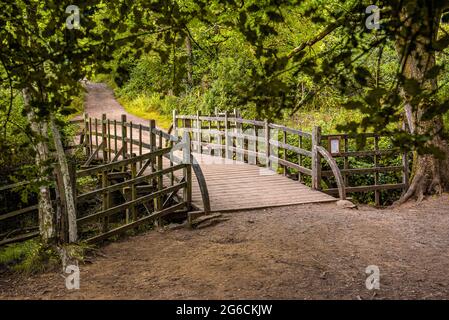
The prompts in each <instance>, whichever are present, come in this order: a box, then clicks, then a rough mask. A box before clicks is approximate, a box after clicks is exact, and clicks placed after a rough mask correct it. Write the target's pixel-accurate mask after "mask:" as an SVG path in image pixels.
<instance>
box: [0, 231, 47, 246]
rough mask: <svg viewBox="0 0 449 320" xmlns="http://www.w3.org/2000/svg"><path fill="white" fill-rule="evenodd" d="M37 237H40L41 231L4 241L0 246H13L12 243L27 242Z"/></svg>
mask: <svg viewBox="0 0 449 320" xmlns="http://www.w3.org/2000/svg"><path fill="white" fill-rule="evenodd" d="M37 236H39V231H36V232H30V233H27V234H22V235H20V236H17V237H14V238H10V239H3V240H2V241H0V246H3V245H6V244H11V243H16V242H22V241H26V240H29V239H32V238H35V237H37Z"/></svg>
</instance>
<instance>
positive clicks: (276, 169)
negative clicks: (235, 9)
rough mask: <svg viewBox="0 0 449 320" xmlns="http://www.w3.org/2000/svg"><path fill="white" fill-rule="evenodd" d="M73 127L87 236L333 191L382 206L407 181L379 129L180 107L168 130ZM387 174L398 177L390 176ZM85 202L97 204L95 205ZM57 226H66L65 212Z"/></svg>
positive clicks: (1, 219) (80, 221) (82, 228)
mask: <svg viewBox="0 0 449 320" xmlns="http://www.w3.org/2000/svg"><path fill="white" fill-rule="evenodd" d="M75 124H76V125H78V126H79V127H80V129H81V131H82V132H81V134H80V138H79V141H77V146H76V147H77V148H78V150H83V151H84V154H85V156H86V160H85V162H84V163H83V164H82V165H81V169H80V170H78V171H77V172H76V173H73V175H74V176H76V179H74V180H76V182H77V184H78V188H75V189H78V190H80V189H82V188H80V185H82V184H86V179H87V181H89V179H93V182H92V186H91V188H90V190H89V191H87V192H80V191H78V192H77V194H76V195H75V198H76V199H77V202H78V211H79V213H78V217H77V225H78V233H79V235H80V237H81V238H82V239H85V240H87V241H88V242H97V241H100V240H104V239H107V238H110V237H112V236H115V235H117V234H121V233H124V232H127V231H128V230H133V229H136V228H138V227H140V226H141V225H144V224H147V223H148V222H154V221H156V222H157V221H160V219H162V218H164V217H167V216H170V215H182V214H184V215H185V214H188V213H189V212H190V213H191V212H197V213H203V214H209V213H211V212H225V211H236V210H246V209H256V208H267V207H275V206H287V205H294V204H306V203H324V202H332V201H336V200H337V198H335V197H334V196H338V197H339V198H340V199H345V198H346V194H347V193H354V192H370V191H373V192H374V194H375V202H376V203H379V201H380V198H381V194H382V192H388V190H394V189H398V190H403V189H405V188H406V187H407V184H408V158H407V155H406V154H401V153H400V152H399V151H398V150H396V149H393V148H389V147H388V146H389V145H390V144H389V142H388V139H389V138H388V137H381V136H378V135H375V134H364V135H357V136H351V135H345V134H339V135H322V134H321V129H320V128H319V127H316V128H314V129H313V130H312V132H304V131H301V130H296V129H292V128H288V127H285V126H280V125H276V124H272V123H269V122H268V121H266V120H265V121H257V120H248V119H243V118H241V117H239V116H238V115H237V114H228V113H223V114H216V115H214V116H201V115H200V114H199V113H197V114H196V115H178V114H177V113H176V112H174V113H173V125H172V128H171V129H170V130H169V132H164V131H163V130H160V129H158V128H157V127H156V123H155V121H153V120H150V121H148V125H144V124H142V123H139V124H135V123H132V122H129V121H127V119H126V116H125V115H123V116H122V117H121V119H108V118H107V116H106V115H103V116H102V118H101V119H97V118H90V117H89V116H88V115H85V116H84V119H83V120H81V121H77V122H76V123H75ZM361 136H363V139H365V140H366V141H371V142H370V143H369V142H368V143H367V144H365V145H366V146H367V147H366V149H365V150H362V151H361V150H354V149H353V148H354V143H351V141H352V140H356V139H360V137H361ZM385 146H387V148H385ZM360 158H363V159H365V160H366V159H367V158H369V159H371V160H372V165H370V166H369V167H364V168H360V167H351V166H352V165H353V163H357V159H360ZM387 159H390V160H388V161H387ZM398 161H399V164H398ZM386 174H389V177H390V178H391V177H393V178H391V179H385V175H386ZM357 175H370V176H372V184H371V185H364V186H360V185H358V186H351V183H353V182H354V181H356V180H354V179H351V178H352V177H354V176H357ZM56 177H57V178H56V182H57V184H58V181H60V177H59V179H58V174H56ZM385 182H387V183H385ZM12 187H17V186H12ZM9 189H11V186H6V187H2V188H1V189H0V191H6V190H9ZM63 196H64V195H61V194H59V197H60V198H63ZM117 198H119V200H117ZM88 199H97V202H98V201H99V202H98V203H97V205H96V206H95V205H93V207H94V208H91V209H90V210H89V209H88V208H86V205H85V203H86V201H87V200H88ZM98 199H100V200H98ZM59 200H61V199H59ZM91 201H92V200H91ZM81 206H83V208H80V207H81ZM36 209H37V206H36V205H33V206H29V207H24V208H18V209H17V210H16V211H14V212H9V213H4V214H0V227H1V224H6V223H7V221H8V220H12V219H17V218H18V217H22V216H24V215H29V214H33V213H35V212H36ZM58 223H59V227H60V228H62V229H64V228H65V222H64V219H61V221H58ZM5 229H8V228H7V227H5ZM27 230H28V231H27V232H26V233H22V234H19V235H15V236H12V235H11V233H9V234H7V236H6V237H3V239H2V238H1V235H2V234H0V245H2V244H6V243H11V242H16V241H21V240H25V239H29V238H31V237H33V236H36V235H37V229H36V227H34V229H33V227H31V228H28V229H27ZM0 232H2V229H1V228H0ZM3 235H5V233H3Z"/></svg>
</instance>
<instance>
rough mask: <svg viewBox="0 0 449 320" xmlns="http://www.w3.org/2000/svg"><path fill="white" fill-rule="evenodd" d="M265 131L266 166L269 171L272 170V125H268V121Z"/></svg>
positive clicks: (265, 123) (265, 124) (265, 121)
mask: <svg viewBox="0 0 449 320" xmlns="http://www.w3.org/2000/svg"><path fill="white" fill-rule="evenodd" d="M264 131H265V162H266V163H265V164H266V166H267V168H268V169H271V161H270V155H271V146H270V136H271V134H270V125H269V123H268V120H267V119H265V120H264Z"/></svg>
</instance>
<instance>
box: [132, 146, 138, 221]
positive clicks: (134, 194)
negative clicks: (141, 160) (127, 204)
mask: <svg viewBox="0 0 449 320" xmlns="http://www.w3.org/2000/svg"><path fill="white" fill-rule="evenodd" d="M132 157H134V155H132ZM136 177H137V163H136V162H133V163H132V164H131V179H135V178H136ZM136 199H137V189H136V184H135V183H133V184H132V185H131V201H134V200H136ZM131 216H132V219H133V221H137V210H136V206H134V205H132V206H131Z"/></svg>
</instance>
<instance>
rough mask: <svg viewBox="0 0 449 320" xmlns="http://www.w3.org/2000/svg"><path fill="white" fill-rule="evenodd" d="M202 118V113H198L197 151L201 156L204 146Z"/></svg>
mask: <svg viewBox="0 0 449 320" xmlns="http://www.w3.org/2000/svg"><path fill="white" fill-rule="evenodd" d="M200 116H201V111H199V110H198V111H197V112H196V143H197V147H196V151H197V152H198V153H199V154H201V153H202V152H203V146H202V141H203V139H202V130H201V129H202V123H201V120H200Z"/></svg>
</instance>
